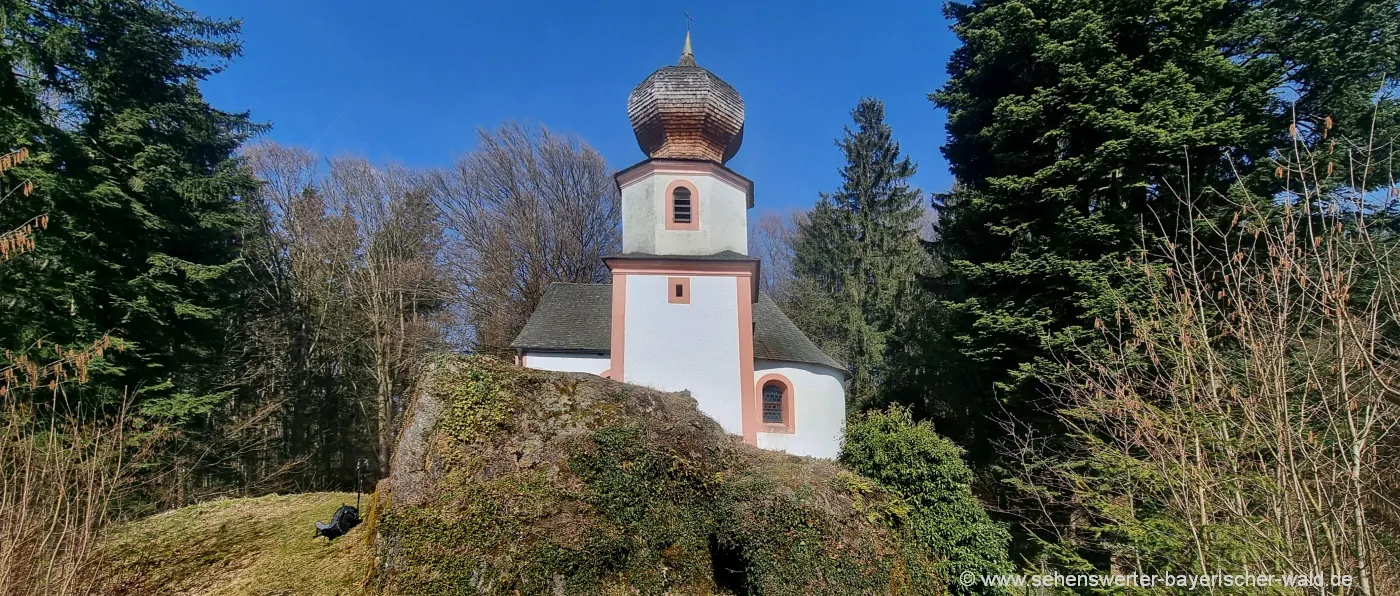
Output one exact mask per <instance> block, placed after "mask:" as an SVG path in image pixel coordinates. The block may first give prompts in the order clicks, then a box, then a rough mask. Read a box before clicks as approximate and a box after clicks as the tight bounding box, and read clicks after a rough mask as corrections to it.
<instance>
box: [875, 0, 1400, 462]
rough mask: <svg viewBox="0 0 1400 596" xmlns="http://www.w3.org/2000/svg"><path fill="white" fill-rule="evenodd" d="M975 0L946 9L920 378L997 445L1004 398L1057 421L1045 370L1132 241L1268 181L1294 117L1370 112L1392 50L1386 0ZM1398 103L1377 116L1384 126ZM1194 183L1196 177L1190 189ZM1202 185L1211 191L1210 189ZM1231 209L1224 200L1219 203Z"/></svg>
mask: <svg viewBox="0 0 1400 596" xmlns="http://www.w3.org/2000/svg"><path fill="white" fill-rule="evenodd" d="M1342 4H1343V3H1326V2H1280V3H1268V5H1267V6H1264V5H1260V4H1259V3H1257V2H1243V1H1233V0H1232V1H1227V2H1219V1H1208V2H1207V1H1200V0H1173V1H1167V2H1156V1H1154V2H1118V1H1112V2H1110V1H1107V0H975V1H973V2H970V3H952V4H949V5H948V6H947V8H946V9H945V10H946V14H947V16H948V17H949V18H950V19H952V20H953V21H954V23H955V24H954V27H953V29H954V31H955V32H956V33H957V35H958V37H959V38H960V39H961V40H962V42H963V45H962V46H961V47H960V48H959V49H957V50H956V51H955V53H954V55H953V57H952V59H951V60H950V62H949V65H948V70H949V73H950V78H949V80H948V82H947V84H946V85H945V86H944V87H943V88H942V89H940V90H939V91H938V92H937V93H934V94H932V95H931V99H932V100H933V101H934V103H935V104H936V105H938V106H939V107H941V108H944V109H946V110H948V124H947V130H948V141H947V144H946V145H945V146H944V147H943V152H944V155H945V156H946V157H947V159H948V161H949V163H950V166H951V169H952V172H953V174H954V176H955V177H956V179H957V181H958V187H957V189H956V190H955V191H954V192H952V193H950V195H948V196H946V197H944V199H945V202H946V203H947V204H946V206H945V207H944V208H942V209H939V213H938V215H939V234H938V237H937V239H936V242H934V243H933V244H932V250H933V252H934V258H935V259H937V260H938V261H939V262H942V263H945V264H946V268H944V270H943V271H941V272H940V273H939V274H938V275H936V276H933V277H932V278H931V279H930V280H928V288H929V289H930V290H931V291H932V294H933V299H932V300H931V301H930V302H929V304H927V305H926V309H925V312H924V313H922V316H923V317H924V319H925V321H926V322H927V323H928V324H930V325H937V326H938V328H937V329H931V330H929V331H928V332H927V333H924V334H923V335H924V341H923V345H922V349H921V351H920V354H919V355H918V359H919V360H920V362H919V363H917V364H916V365H909V366H907V367H906V368H908V369H910V370H915V371H918V372H917V373H916V374H918V375H921V376H920V378H919V379H918V380H917V381H909V380H908V379H905V380H904V381H905V382H902V383H901V386H903V387H914V388H916V389H915V391H916V392H917V394H915V395H904V396H902V399H904V400H907V401H911V402H915V403H918V404H920V405H923V406H925V407H926V408H928V410H927V411H929V412H931V413H932V414H933V415H934V416H935V417H936V418H937V419H938V426H939V430H940V431H941V432H943V433H945V434H948V435H950V436H952V437H953V438H955V439H956V440H958V441H959V442H960V443H961V444H962V445H963V446H964V447H967V448H968V449H969V452H970V453H972V454H974V456H975V457H979V458H980V459H981V460H982V462H983V463H989V461H988V458H990V457H993V456H994V454H995V453H996V449H994V448H993V446H994V445H995V444H996V443H997V442H998V438H999V437H1002V436H1004V429H1003V427H1002V426H1001V423H1000V421H999V419H1002V418H1005V417H1006V415H1007V414H1009V415H1011V416H1014V417H1016V418H1018V419H1019V420H1020V421H1021V422H1024V423H1026V424H1028V425H1030V427H1031V428H1038V429H1039V430H1041V431H1044V432H1042V436H1044V434H1045V433H1046V432H1048V433H1049V434H1050V435H1051V436H1054V435H1055V434H1056V432H1057V431H1056V430H1055V429H1054V428H1049V427H1045V426H1043V425H1047V424H1050V422H1049V420H1051V419H1052V418H1053V413H1052V412H1051V411H1050V409H1051V408H1050V406H1048V405H1047V401H1046V400H1045V399H1044V398H1043V389H1044V387H1042V386H1041V385H1040V383H1039V381H1038V379H1040V378H1043V377H1044V375H1047V374H1053V373H1054V371H1055V370H1056V369H1057V368H1059V366H1060V365H1059V364H1057V363H1058V362H1060V361H1061V360H1062V359H1065V358H1073V357H1074V355H1075V353H1076V352H1077V351H1078V350H1082V349H1090V350H1092V349H1094V348H1093V346H1094V345H1095V342H1096V341H1097V339H1096V338H1097V334H1096V333H1095V332H1094V330H1093V326H1094V322H1095V320H1096V319H1103V320H1112V319H1113V317H1114V316H1115V305H1116V304H1118V302H1119V301H1121V300H1131V299H1133V297H1131V296H1122V295H1118V294H1117V293H1116V292H1117V290H1116V289H1115V288H1117V287H1119V286H1120V285H1121V284H1117V283H1115V280H1117V279H1119V276H1120V275H1121V274H1123V273H1125V270H1124V269H1123V268H1124V267H1126V266H1127V263H1129V258H1130V257H1131V256H1133V255H1134V254H1135V252H1136V251H1137V250H1138V249H1139V247H1141V246H1142V244H1143V243H1144V242H1145V241H1150V239H1151V238H1152V237H1153V236H1154V235H1155V234H1156V233H1157V232H1158V231H1160V230H1161V229H1162V227H1164V226H1165V227H1168V228H1169V227H1171V226H1173V225H1176V223H1177V220H1176V218H1177V217H1179V213H1178V206H1179V204H1180V203H1179V199H1181V198H1184V196H1185V195H1186V193H1187V192H1190V193H1191V194H1192V198H1194V199H1198V200H1202V199H1203V200H1204V201H1205V205H1204V206H1205V207H1206V210H1207V212H1206V213H1205V216H1212V215H1214V213H1213V212H1211V206H1212V197H1215V199H1214V205H1215V206H1217V207H1219V206H1221V204H1222V202H1223V201H1222V200H1221V199H1220V197H1224V196H1226V195H1228V194H1229V193H1230V192H1231V191H1230V188H1231V186H1232V185H1238V184H1240V183H1243V184H1245V185H1246V186H1247V187H1249V188H1250V189H1251V190H1253V191H1254V192H1256V193H1258V194H1263V195H1265V196H1267V195H1269V194H1270V193H1271V192H1272V189H1273V188H1274V185H1275V184H1276V181H1274V180H1273V175H1272V171H1273V167H1272V166H1271V165H1269V161H1268V157H1269V155H1270V151H1271V150H1272V149H1273V148H1274V147H1280V146H1285V145H1286V143H1284V141H1286V140H1287V137H1286V135H1289V134H1290V124H1292V122H1293V120H1294V118H1296V119H1297V121H1298V124H1299V125H1298V127H1297V129H1296V130H1297V134H1300V135H1304V136H1313V137H1316V136H1318V135H1320V134H1321V133H1322V128H1323V122H1324V121H1325V119H1327V118H1329V117H1330V118H1333V119H1336V120H1338V121H1344V122H1349V123H1356V122H1359V121H1361V120H1363V119H1364V120H1369V119H1370V117H1371V109H1370V107H1369V106H1370V105H1371V102H1370V99H1371V97H1372V96H1373V95H1374V94H1375V93H1376V92H1377V91H1380V90H1382V87H1383V85H1384V83H1383V79H1384V76H1385V74H1386V73H1393V72H1396V71H1397V70H1400V69H1397V66H1400V35H1396V33H1397V27H1400V17H1397V8H1396V6H1395V4H1394V3H1384V2H1373V1H1368V2H1351V3H1345V4H1346V7H1343V6H1342ZM1395 112H1396V103H1395V102H1394V101H1389V100H1388V101H1384V102H1382V104H1381V110H1380V116H1381V118H1380V120H1379V122H1378V127H1377V130H1378V134H1381V135H1389V136H1386V138H1389V137H1390V136H1393V135H1394V131H1395V130H1396V126H1395V124H1396V119H1395V118H1394V114H1395ZM1188 189H1190V190H1189V191H1188ZM1203 191H1214V192H1203ZM1222 210H1223V209H1222Z"/></svg>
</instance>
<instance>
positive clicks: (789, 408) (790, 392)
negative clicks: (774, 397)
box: [754, 373, 797, 435]
mask: <svg viewBox="0 0 1400 596" xmlns="http://www.w3.org/2000/svg"><path fill="white" fill-rule="evenodd" d="M769 383H777V384H779V385H782V386H783V422H782V423H781V424H775V423H772V422H764V421H763V388H764V387H766V386H767V385H768V384H769ZM754 388H755V391H754V393H756V394H757V399H758V428H759V432H765V433H781V434H789V435H790V434H792V433H795V432H797V418H796V417H795V415H794V414H795V413H796V406H795V402H796V400H797V392H796V390H795V389H794V386H793V384H792V381H790V380H788V378H787V377H785V376H783V375H780V374H778V373H768V374H766V375H763V376H762V377H759V379H758V382H756V383H754Z"/></svg>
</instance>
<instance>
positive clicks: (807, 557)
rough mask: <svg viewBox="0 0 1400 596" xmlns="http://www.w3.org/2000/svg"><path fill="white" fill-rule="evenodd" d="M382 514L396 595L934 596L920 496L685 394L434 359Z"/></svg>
mask: <svg viewBox="0 0 1400 596" xmlns="http://www.w3.org/2000/svg"><path fill="white" fill-rule="evenodd" d="M424 387H425V389H424V391H422V392H421V394H420V395H419V396H418V398H417V399H416V400H415V403H414V404H413V405H412V407H411V408H410V411H409V414H408V418H407V419H406V420H407V423H406V424H405V430H404V432H403V434H402V435H401V439H400V443H399V445H398V450H397V452H396V455H395V459H394V462H393V466H392V470H391V476H390V479H389V480H387V481H385V482H383V483H381V485H380V494H379V495H378V496H379V499H380V501H379V503H380V509H379V510H378V511H377V512H376V513H375V515H374V516H373V518H374V523H375V524H376V529H377V533H378V540H377V541H376V544H377V549H378V553H377V554H378V557H379V560H380V562H381V565H380V567H379V568H378V574H377V576H376V578H375V579H374V585H375V586H376V588H378V589H380V590H383V591H384V592H386V593H392V594H423V595H432V594H462V593H482V594H517V593H518V594H623V593H626V594H634V593H641V594H663V593H670V594H726V593H728V594H814V593H823V594H836V593H840V594H887V593H910V594H913V593H919V594H927V593H938V592H941V591H943V589H944V585H943V582H942V580H940V579H939V578H938V577H937V576H936V575H935V573H934V571H933V569H934V568H935V565H934V564H933V563H934V559H935V557H934V555H933V554H931V553H928V552H926V551H924V550H922V548H921V547H920V546H919V545H918V544H917V543H916V542H915V541H913V540H910V539H909V538H908V535H909V534H908V532H907V528H904V527H903V523H902V522H903V516H904V515H905V514H906V512H907V511H908V507H907V506H906V505H904V504H903V503H902V502H900V501H899V499H898V498H897V497H894V496H892V495H890V494H888V493H886V492H884V491H883V490H882V489H880V488H878V486H877V485H875V484H874V483H872V482H870V481H868V480H865V479H863V478H861V477H859V476H856V475H854V474H851V473H850V472H847V471H844V470H843V469H842V468H841V467H840V466H838V465H837V464H835V463H834V462H829V461H824V460H816V459H811V458H804V457H796V456H790V455H786V454H783V453H779V452H772V451H764V450H759V449H756V448H753V447H751V446H748V445H746V444H744V443H743V441H742V440H740V438H739V437H735V436H732V435H728V434H726V433H725V432H724V430H723V429H721V428H720V427H719V425H718V424H717V423H715V422H714V421H713V420H711V419H709V418H708V417H706V416H704V415H702V414H700V412H699V411H698V410H697V409H696V403H695V400H694V399H692V398H690V397H689V396H688V395H686V394H683V393H681V394H676V393H664V392H659V391H654V390H650V389H645V388H640V387H635V386H631V385H625V384H622V383H616V382H613V381H608V380H604V379H601V378H598V377H596V376H592V375H584V374H567V373H548V372H542V371H534V370H528V369H524V368H519V367H515V366H512V365H510V364H507V363H504V362H500V361H497V360H492V359H487V358H475V357H474V358H449V359H445V360H442V361H440V362H438V363H437V364H436V365H435V366H434V369H433V371H432V372H431V373H430V375H429V377H428V379H427V382H426V383H425V384H424Z"/></svg>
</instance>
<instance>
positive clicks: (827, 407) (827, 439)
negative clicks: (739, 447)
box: [754, 360, 846, 459]
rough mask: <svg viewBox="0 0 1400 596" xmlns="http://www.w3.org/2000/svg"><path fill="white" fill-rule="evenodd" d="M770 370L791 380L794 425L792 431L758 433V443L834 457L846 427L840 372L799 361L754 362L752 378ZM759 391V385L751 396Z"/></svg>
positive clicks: (795, 452) (843, 393)
mask: <svg viewBox="0 0 1400 596" xmlns="http://www.w3.org/2000/svg"><path fill="white" fill-rule="evenodd" d="M770 373H776V374H780V375H783V376H784V377H787V378H788V380H790V381H792V384H793V395H794V397H795V399H794V400H793V404H792V405H793V418H795V419H796V427H797V428H796V432H794V433H792V434H786V433H765V432H760V433H758V446H759V447H762V448H764V449H776V450H781V451H786V452H788V453H791V454H794V455H810V456H812V457H825V458H830V459H835V458H836V456H837V455H839V454H840V452H841V437H842V434H843V433H844V432H845V429H846V390H845V387H844V385H843V383H842V381H843V376H842V374H841V371H838V370H836V369H833V368H828V367H825V366H821V365H817V364H806V363H800V362H777V361H773V360H757V361H755V363H754V380H755V381H757V380H758V379H761V378H763V376H764V375H767V374H770ZM762 391H763V388H762V387H757V388H755V389H754V395H762Z"/></svg>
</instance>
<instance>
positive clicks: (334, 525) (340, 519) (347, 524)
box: [313, 458, 369, 540]
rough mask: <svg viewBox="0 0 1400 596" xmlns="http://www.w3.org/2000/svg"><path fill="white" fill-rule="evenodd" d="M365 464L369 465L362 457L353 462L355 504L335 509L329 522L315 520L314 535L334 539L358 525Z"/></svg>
mask: <svg viewBox="0 0 1400 596" xmlns="http://www.w3.org/2000/svg"><path fill="white" fill-rule="evenodd" d="M367 465H369V461H368V460H366V459H364V458H360V460H359V461H356V462H355V506H354V507H351V506H349V505H341V506H340V509H336V510H335V515H333V516H331V521H330V523H321V522H316V536H325V537H326V539H327V540H335V539H336V538H339V537H340V536H343V535H344V534H345V533H346V532H349V531H350V530H351V529H353V528H354V527H355V526H358V525H360V492H361V488H360V482H361V480H363V478H364V472H365V466H367ZM314 537H315V536H313V538H314Z"/></svg>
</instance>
